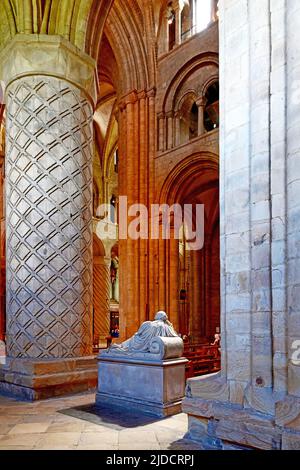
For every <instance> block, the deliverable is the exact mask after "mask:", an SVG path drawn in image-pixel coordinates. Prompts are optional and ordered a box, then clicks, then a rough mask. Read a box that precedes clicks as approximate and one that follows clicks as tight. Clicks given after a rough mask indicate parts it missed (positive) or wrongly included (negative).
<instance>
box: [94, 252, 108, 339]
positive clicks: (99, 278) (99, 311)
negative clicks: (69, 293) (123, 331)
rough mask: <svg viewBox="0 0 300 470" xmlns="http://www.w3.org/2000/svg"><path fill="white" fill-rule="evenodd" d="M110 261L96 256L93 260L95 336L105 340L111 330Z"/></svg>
mask: <svg viewBox="0 0 300 470" xmlns="http://www.w3.org/2000/svg"><path fill="white" fill-rule="evenodd" d="M110 263H111V259H110V258H109V257H107V258H106V257H104V256H96V257H94V260H93V265H94V267H93V270H94V272H93V299H94V301H93V307H94V315H93V316H94V331H93V333H94V338H98V339H100V340H102V342H103V340H105V338H106V337H107V336H108V335H109V332H110V310H109V305H110Z"/></svg>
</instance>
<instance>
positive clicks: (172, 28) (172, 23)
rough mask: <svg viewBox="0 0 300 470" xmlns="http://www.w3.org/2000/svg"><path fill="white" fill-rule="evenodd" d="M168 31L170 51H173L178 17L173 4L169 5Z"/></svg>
mask: <svg viewBox="0 0 300 470" xmlns="http://www.w3.org/2000/svg"><path fill="white" fill-rule="evenodd" d="M168 30H169V33H168V37H169V51H171V50H172V49H173V47H174V46H175V42H176V16H175V11H174V10H173V7H172V3H169V5H168Z"/></svg>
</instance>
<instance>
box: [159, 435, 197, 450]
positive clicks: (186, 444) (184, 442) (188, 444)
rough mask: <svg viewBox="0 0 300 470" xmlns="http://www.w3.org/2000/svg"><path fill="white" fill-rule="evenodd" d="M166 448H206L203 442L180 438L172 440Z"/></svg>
mask: <svg viewBox="0 0 300 470" xmlns="http://www.w3.org/2000/svg"><path fill="white" fill-rule="evenodd" d="M166 450H205V449H204V448H203V447H202V446H201V444H197V443H196V442H193V441H190V440H188V439H184V438H183V439H179V440H178V441H175V442H172V443H171V444H170V445H169V446H168V448H167V449H166Z"/></svg>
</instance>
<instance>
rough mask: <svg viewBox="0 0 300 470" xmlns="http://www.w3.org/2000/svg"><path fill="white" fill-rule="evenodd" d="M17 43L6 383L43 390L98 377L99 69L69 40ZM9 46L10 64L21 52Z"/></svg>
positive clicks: (10, 99)
mask: <svg viewBox="0 0 300 470" xmlns="http://www.w3.org/2000/svg"><path fill="white" fill-rule="evenodd" d="M14 42H15V44H14V50H16V49H17V52H19V57H21V60H20V61H19V62H18V64H17V63H16V62H14V65H15V66H16V65H17V67H18V73H17V74H15V75H14V76H13V77H10V78H11V80H10V81H8V83H7V95H6V103H7V111H6V142H7V145H6V220H7V226H6V243H7V256H6V260H7V261H6V262H7V285H6V297H7V308H6V310H7V355H8V359H7V364H6V366H5V371H4V382H3V383H2V388H3V387H4V388H6V389H9V390H10V391H12V392H13V393H16V394H18V395H19V394H21V395H22V396H25V397H28V398H31V399H34V398H43V397H47V396H51V395H54V394H55V395H57V394H61V393H65V392H70V391H76V390H78V391H79V390H80V391H81V390H84V389H86V388H88V387H89V386H90V385H92V384H93V382H95V379H96V374H95V367H94V364H93V359H92V357H90V355H91V353H92V349H91V347H92V338H91V333H92V326H91V313H92V152H93V105H92V99H91V95H90V94H89V93H88V91H87V89H86V88H85V87H84V85H85V84H86V83H84V82H83V78H84V79H87V78H88V74H90V76H91V77H93V72H94V68H93V63H92V60H91V59H90V58H87V57H84V55H83V54H80V56H79V55H78V51H77V50H75V48H73V47H72V46H71V45H70V44H69V43H67V41H64V40H61V39H57V38H55V40H54V41H53V40H51V39H50V40H48V41H47V44H45V45H43V44H42V43H36V42H35V41H34V39H32V38H31V37H29V38H28V37H25V38H24V41H23V42H22V41H18V40H17V41H14ZM46 47H47V51H46ZM43 48H45V53H46V54H47V57H48V56H49V51H50V58H51V60H52V59H53V63H52V64H51V63H50V62H49V59H47V57H46V56H45V65H44V64H43V67H39V64H36V63H35V62H34V56H33V54H31V50H32V49H33V50H35V52H38V57H39V59H40V58H41V59H42V57H40V56H41V55H43V50H44V49H43ZM7 52H8V54H7V57H9V60H8V61H7V60H6V62H5V60H4V70H6V71H9V70H13V68H11V65H12V64H11V63H10V62H12V61H14V59H13V57H11V56H10V52H11V51H10V50H8V51H7ZM62 55H63V59H64V60H61V59H62ZM28 56H29V57H28ZM57 58H58V59H60V60H59V64H60V65H59V66H58V70H57V67H56V66H55V67H54V66H53V64H54V63H56V64H57ZM22 65H23V69H21V67H22ZM30 67H31V68H32V70H29V69H30ZM59 67H61V69H59ZM39 68H40V70H39ZM49 69H53V70H50V72H51V73H52V75H51V74H50V73H49ZM33 70H34V71H36V72H35V73H34V74H33V73H32V72H33ZM57 72H58V73H57ZM68 74H69V76H68ZM69 78H70V79H69ZM91 80H92V78H91Z"/></svg>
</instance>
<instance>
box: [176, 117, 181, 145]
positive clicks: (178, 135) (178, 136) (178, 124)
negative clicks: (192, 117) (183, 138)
mask: <svg viewBox="0 0 300 470" xmlns="http://www.w3.org/2000/svg"><path fill="white" fill-rule="evenodd" d="M180 143H181V142H180V113H179V112H177V113H176V114H175V147H178V145H180Z"/></svg>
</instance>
